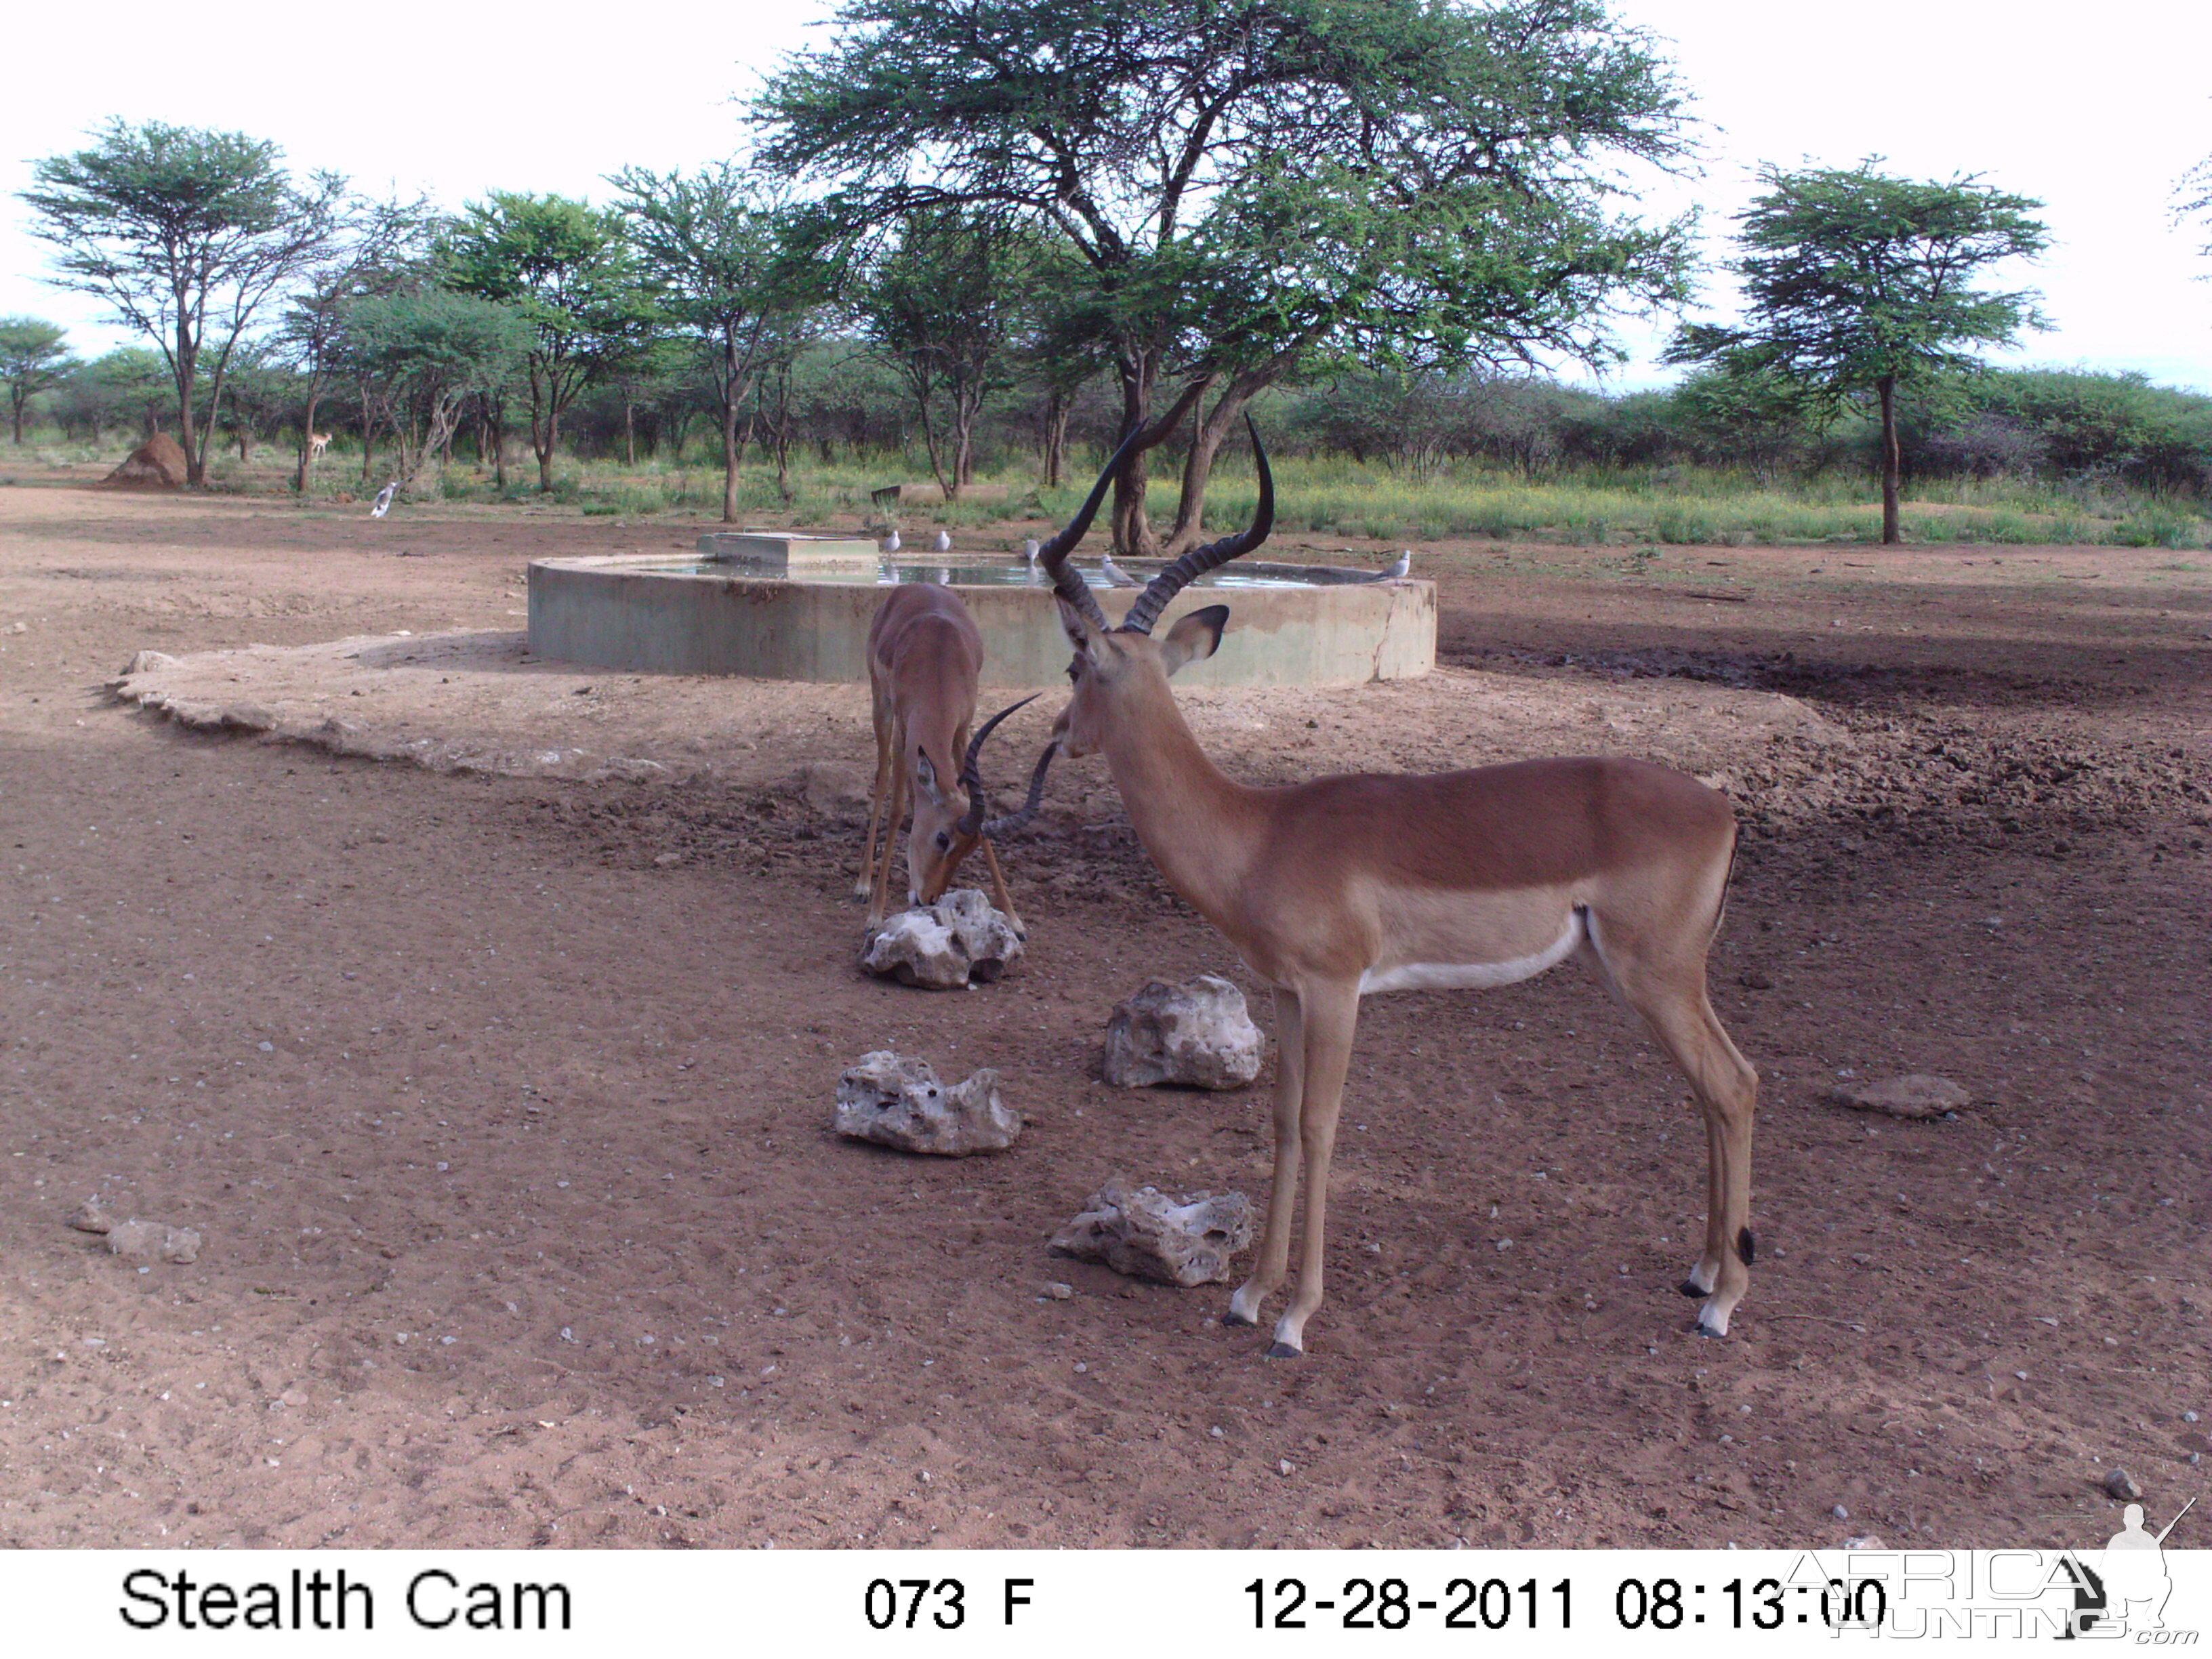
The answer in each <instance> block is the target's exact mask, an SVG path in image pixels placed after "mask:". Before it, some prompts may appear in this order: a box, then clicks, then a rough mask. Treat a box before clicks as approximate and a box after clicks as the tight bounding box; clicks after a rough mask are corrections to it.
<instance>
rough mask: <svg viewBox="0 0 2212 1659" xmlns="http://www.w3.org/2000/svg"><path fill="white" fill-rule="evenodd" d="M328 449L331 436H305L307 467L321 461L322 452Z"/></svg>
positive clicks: (319, 433)
mask: <svg viewBox="0 0 2212 1659" xmlns="http://www.w3.org/2000/svg"><path fill="white" fill-rule="evenodd" d="M329 447H331V435H330V434H329V433H327V432H310V433H309V434H308V435H307V463H308V465H311V466H312V465H313V464H314V463H315V462H317V461H319V460H321V459H323V452H324V451H325V450H326V449H328V448H329Z"/></svg>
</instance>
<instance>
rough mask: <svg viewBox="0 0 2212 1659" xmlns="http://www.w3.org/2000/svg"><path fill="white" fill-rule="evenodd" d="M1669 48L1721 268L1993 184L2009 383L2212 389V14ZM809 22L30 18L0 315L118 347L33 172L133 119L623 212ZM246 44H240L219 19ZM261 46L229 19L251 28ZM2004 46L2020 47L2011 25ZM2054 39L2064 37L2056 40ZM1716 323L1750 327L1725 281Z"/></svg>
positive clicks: (1901, 5) (804, 18)
mask: <svg viewBox="0 0 2212 1659" xmlns="http://www.w3.org/2000/svg"><path fill="white" fill-rule="evenodd" d="M1615 9H1616V11H1617V12H1618V13H1619V14H1620V15H1622V16H1624V17H1626V18H1627V19H1629V20H1630V21H1634V22H1637V23H1640V24H1642V25H1644V26H1645V27H1650V29H1652V30H1653V31H1655V32H1656V33H1658V34H1660V35H1662V36H1663V37H1665V38H1666V39H1667V40H1669V41H1671V42H1672V55H1673V56H1674V59H1675V61H1676V62H1677V63H1678V64H1680V68H1681V71H1682V75H1683V78H1684V80H1685V82H1686V83H1687V85H1688V86H1689V87H1690V88H1692V91H1693V92H1694V93H1695V94H1696V97H1697V109H1698V112H1699V115H1700V116H1701V117H1702V118H1703V119H1704V120H1705V122H1707V123H1708V124H1709V125H1710V127H1711V132H1710V135H1709V136H1710V139H1711V146H1710V148H1711V157H1710V160H1709V161H1708V163H1707V167H1706V172H1705V176H1704V178H1703V179H1700V180H1699V181H1697V182H1695V183H1692V184H1676V183H1662V185H1658V186H1656V187H1655V188H1654V189H1653V190H1652V191H1651V192H1650V197H1649V202H1650V208H1651V210H1653V211H1654V212H1655V213H1672V212H1674V211H1679V210H1680V208H1681V206H1683V205H1684V204H1690V203H1694V204H1698V205H1699V206H1700V207H1701V208H1702V209H1703V210H1704V214H1705V226H1706V228H1707V231H1708V233H1709V235H1710V238H1711V244H1712V252H1713V253H1714V255H1715V257H1716V258H1717V257H1721V256H1723V255H1724V254H1725V252H1726V251H1727V250H1726V238H1727V235H1728V234H1729V230H1730V229H1731V226H1730V223H1729V217H1730V216H1731V215H1733V214H1734V213H1735V212H1736V211H1738V210H1740V209H1741V207H1742V206H1743V205H1744V204H1746V203H1747V201H1748V199H1749V198H1750V197H1751V196H1752V194H1753V191H1754V189H1755V181H1754V178H1753V170H1754V168H1755V167H1756V166H1757V165H1758V164H1759V162H1761V161H1774V162H1778V163H1779V164H1781V165H1784V166H1788V167H1794V166H1797V165H1800V164H1802V163H1803V162H1805V161H1812V162H1814V163H1816V164H1819V165H1822V166H1839V167H1848V166H1850V165H1852V164H1853V163H1855V162H1857V161H1858V160H1859V159H1861V158H1862V157H1863V156H1866V155H1883V156H1886V157H1887V170H1888V171H1890V172H1893V173H1899V174H1901V175H1905V176H1909V177H1913V178H1935V179H1948V178H1950V177H1952V176H1953V175H1954V174H1955V173H1978V174H1980V175H1982V177H1983V179H1984V182H1986V183H1988V184H1990V185H1995V186H1997V187H1999V188H2002V189H2004V190H2008V191H2016V192H2019V193H2021V194H2024V195H2027V196H2032V197H2038V198H2039V199H2041V200H2042V201H2044V202H2045V204H2047V205H2046V208H2045V212H2044V215H2043V217H2044V219H2045V222H2046V223H2047V224H2048V225H2049V227H2050V228H2051V234H2052V235H2053V238H2054V240H2055V246H2053V247H2052V249H2051V252H2050V253H2049V254H2047V255H2046V256H2045V258H2044V259H2043V260H2042V261H2040V262H2039V264H2035V265H2033V266H2029V267H2022V268H2021V269H2020V270H2016V271H2010V270H2008V271H2004V272H2001V273H1999V276H1998V278H1997V280H2000V281H2002V282H2003V283H2006V284H2007V285H2008V286H2033V287H2035V288H2038V289H2041V290H2042V292H2043V295H2044V296H2045V300H2044V306H2043V309H2044V311H2045V313H2046V314H2047V315H2048V317H2049V318H2050V319H2051V322H2052V323H2053V324H2054V325H2055V327H2054V329H2053V331H2051V332H2050V333H2047V334H2042V335H2035V336H2031V337H2028V339H2027V343H2026V344H2025V346H2024V348H2023V349H2021V350H2019V351H2016V352H2013V353H2009V354H2006V355H2005V356H2003V357H2002V359H2001V361H2005V362H2051V363H2068V364H2071V363H2080V364H2085V365H2087V366H2090V367H2093V368H2132V369H2140V370H2142V371H2143V372H2145V373H2147V374H2149V375H2151V376H2152V378H2153V379H2154V380H2159V381H2160V382H2164V383H2167V384H2172V385H2179V386H2191V387H2194V388H2196V389H2197V390H2200V391H2205V392H2212V282H2207V281H2203V280H2200V279H2201V278H2203V277H2205V276H2212V259H2208V258H2205V257H2204V256H2203V255H2201V254H2199V253H2198V252H2196V250H2197V248H2198V247H2199V246H2202V245H2203V243H2204V242H2206V241H2207V240H2212V225H2206V224H2204V223H2203V222H2198V223H2197V224H2194V225H2190V226H2185V227H2181V228H2176V227H2174V226H2173V225H2172V222H2171V221H2170V218H2169V209H2170V207H2171V205H2172V199H2173V197H2172V191H2173V187H2174V184H2175V181H2176V180H2177V179H2179V176H2180V174H2181V173H2183V172H2184V171H2185V169H2186V168H2187V167H2189V166H2190V165H2191V163H2192V162H2194V161H2198V160H2200V159H2202V158H2203V157H2204V156H2205V155H2208V154H2212V86H2208V82H2207V80H2206V76H2205V73H2204V70H2205V66H2206V64H2208V63H2212V4H2207V3H2204V0H2107V3H2105V4H2103V5H2100V6H2098V7H2094V8H2092V9H2088V10H2087V11H2070V12H2068V13H2060V12H2058V11H2057V9H2045V8H2041V7H2037V6H2034V5H2027V6H2020V7H2002V8H2001V7H1993V6H1990V5H1988V4H1985V3H1966V0H1858V3H1857V4H1854V5H1851V6H1849V7H1846V8H1843V9H1837V8H1833V7H1818V8H1789V7H1782V6H1777V5H1775V4H1774V3H1773V0H1615ZM622 15H625V14H622V13H620V12H617V13H611V14H610V13H604V12H600V13H594V14H592V15H590V18H589V21H581V20H580V19H571V18H564V17H562V15H560V14H558V13H538V14H534V15H533V14H532V13H531V12H530V11H528V10H527V9H515V8H513V7H482V6H468V5H456V4H453V3H450V0H448V3H442V4H439V5H435V6H432V5H427V4H424V3H422V0H386V3H382V4H380V5H377V6H375V7H372V8H369V9H366V10H364V9H361V8H357V7H356V8H348V7H343V6H337V7H319V8H316V9H312V10H307V11H301V10H298V9H292V10H288V11H284V12H281V13H280V12H254V11H251V10H248V11H247V12H245V13H241V14H211V13H209V12H207V11H205V10H204V9H194V8H191V7H189V6H187V7H185V8H184V9H178V8H177V7H175V6H174V5H171V4H163V5H159V6H156V5H154V4H151V3H148V0H108V3H106V4H103V5H101V6H100V7H99V8H98V15H97V16H96V17H94V15H91V14H87V15H84V16H82V17H80V16H78V15H75V14H71V15H68V16H64V15H61V14H59V13H57V12H53V11H51V10H48V9H46V8H45V7H39V8H36V9H27V11H26V14H25V15H19V16H18V18H17V20H16V21H15V22H14V23H12V24H11V25H10V26H9V56H10V58H11V60H12V61H13V63H14V64H15V72H14V73H13V74H11V75H10V76H9V82H10V84H9V88H8V92H7V94H6V96H5V97H4V98H0V314H14V313H32V314H33V315H39V316H44V317H46V318H49V319H52V320H54V321H57V322H61V323H64V324H66V325H68V326H69V327H70V330H71V331H72V339H73V343H75V344H76V346H77V348H78V349H80V350H82V351H89V352H97V351H100V350H104V349H107V348H108V347H109V346H111V345H113V344H117V343H121V342H122V341H123V340H124V338H125V336H124V335H123V334H122V333H121V332H120V331H118V330H116V329H115V328H114V327H113V326H112V325H105V324H103V323H102V322H101V321H100V312H99V310H98V308H97V307H95V306H94V305H93V304H92V303H91V302H89V301H84V300H81V299H78V298H76V296H74V295H65V294H64V293H62V292H61V291H60V290H58V289H52V288H50V287H47V286H46V285H45V284H44V283H40V281H39V280H38V278H39V276H40V273H41V271H42V270H44V269H45V267H46V255H47V249H46V246H45V245H44V244H42V243H40V242H38V241H36V240H33V239H32V238H31V237H30V236H28V235H27V234H26V232H25V223H26V220H27V210H25V209H24V207H23V205H22V204H21V202H20V201H18V200H17V199H16V192H18V191H21V190H22V189H24V188H25V187H27V185H29V183H30V182H31V164H32V162H33V161H34V160H36V159H37V158H39V157H40V156H45V155H53V154H57V153H60V152H64V151H67V150H70V149H77V148H80V147H82V144H83V143H84V142H85V140H86V137H87V135H88V134H89V133H90V132H92V131H93V130H94V129H95V128H96V127H98V126H99V125H101V124H102V123H103V122H105V121H106V118H108V117H110V116H111V115H120V116H122V117H124V118H126V119H128V120H132V121H141V120H146V119H151V118H158V119H161V120H165V121H169V122H173V123H176V124H179V125H191V126H205V127H219V128H223V129H226V130H231V131H241V132H245V133H247V134H250V135H252V136H253V137H262V138H270V139H274V140H275V141H276V143H278V144H280V145H281V146H282V147H283V149H284V151H285V153H286V155H287V157H288V158H289V161H290V162H291V164H292V165H293V166H294V167H295V168H297V169H300V170H301V171H305V170H306V169H308V168H311V167H330V168H335V169H337V171H339V172H342V173H347V174H349V175H350V176H351V177H352V178H353V179H354V180H355V181H356V184H358V185H362V186H364V187H367V188H369V189H372V190H375V191H382V190H384V189H385V188H386V187H387V186H390V185H396V186H398V188H399V189H401V190H403V191H425V192H427V193H428V194H429V195H430V196H431V197H433V198H434V199H435V200H436V201H438V202H439V203H440V204H442V205H445V206H447V207H458V206H459V204H461V203H462V202H464V201H465V200H468V199H470V198H471V197H477V196H481V195H482V194H483V192H484V191H487V190H490V189H507V190H530V191H562V192H564V193H567V194H570V195H586V196H590V197H594V198H595V199H604V197H605V195H606V193H607V192H606V189H605V185H604V184H603V183H602V182H601V179H602V175H603V174H605V173H611V172H613V171H615V170H617V168H619V167H623V166H625V165H627V164H630V163H637V164H640V165H643V166H647V167H654V168H659V169H664V170H665V169H666V168H670V167H696V166H697V165H699V164H700V163H702V162H704V161H709V160H714V159H717V158H720V157H721V156H723V155H728V154H729V153H731V151H732V150H733V149H736V148H737V147H738V142H739V133H740V128H739V123H738V110H737V107H736V106H734V105H733V104H732V101H731V100H732V94H737V93H738V92H740V91H741V90H742V89H744V88H745V87H746V86H748V85H749V84H751V83H752V82H753V81H754V78H755V77H756V76H757V75H758V74H759V73H760V72H761V71H762V70H766V69H769V68H771V67H772V66H773V65H774V64H775V62H776V60H777V58H779V56H780V54H781V53H782V52H786V51H788V50H791V49H793V48H794V47H798V46H802V45H804V44H805V42H806V41H807V40H809V39H811V38H818V35H816V34H813V33H811V32H810V30H809V27H808V25H809V24H810V23H811V22H814V21H818V20H819V19H821V18H823V17H825V16H827V15H829V7H828V6H826V5H823V4H817V3H815V0H788V3H782V4H778V5H774V6H764V5H761V4H758V3H755V0H734V3H731V0H724V3H718V4H714V5H711V6H710V5H702V4H698V3H695V0H664V3H661V4H658V5H653V6H648V7H646V8H643V9H641V10H639V11H637V12H635V13H630V14H627V15H628V16H629V17H632V18H634V19H635V27H634V29H632V30H630V31H629V32H627V33H625V32H623V31H622V30H621V29H620V28H619V27H617V23H616V21H615V20H616V19H617V18H618V17H620V16H622ZM219 16H220V17H222V18H224V19H225V20H226V21H222V22H218V21H216V20H217V18H218V17H219ZM231 17H236V18H238V19H240V20H241V21H227V20H228V19H229V18H231ZM1999 19H2002V21H1998V20H1999ZM2045 20H2049V21H2045ZM1709 293H1710V295H1711V299H1712V301H1713V306H1712V307H1711V314H1714V315H1718V316H1725V315H1727V314H1728V313H1729V312H1730V310H1731V309H1732V303H1731V301H1730V299H1729V294H1728V290H1727V289H1726V287H1725V284H1724V283H1722V282H1721V281H1719V280H1718V279H1716V280H1715V282H1714V283H1713V284H1712V285H1711V288H1710V289H1709ZM1669 326H1670V325H1668V324H1666V323H1658V324H1654V325H1650V326H1647V327H1642V328H1633V329H1631V330H1629V331H1625V332H1624V334H1623V343H1625V344H1626V345H1628V346H1629V347H1630V348H1631V349H1632V350H1633V351H1634V352H1635V353H1636V354H1637V356H1638V362H1637V363H1636V364H1635V365H1633V366H1632V367H1631V368H1629V369H1628V370H1627V371H1626V373H1625V374H1623V375H1622V376H1621V377H1620V380H1618V381H1617V382H1616V383H1617V384H1621V385H1629V386H1633V385H1639V384H1646V383H1649V382H1650V381H1651V380H1655V379H1663V378H1666V376H1665V375H1664V374H1662V373H1660V372H1658V371H1655V370H1654V369H1653V368H1651V366H1650V359H1651V357H1652V356H1653V355H1654V354H1655V352H1656V343H1657V342H1658V341H1659V340H1661V339H1662V338H1663V337H1664V335H1665V333H1666V332H1667V331H1668V327H1669Z"/></svg>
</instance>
